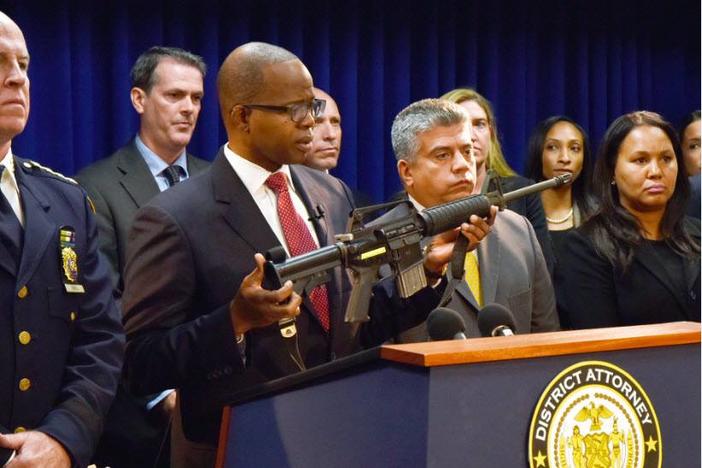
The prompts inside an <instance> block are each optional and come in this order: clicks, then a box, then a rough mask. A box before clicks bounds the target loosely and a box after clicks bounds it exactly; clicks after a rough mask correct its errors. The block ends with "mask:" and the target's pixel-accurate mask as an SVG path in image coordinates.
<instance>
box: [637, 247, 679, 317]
mask: <svg viewBox="0 0 702 468" xmlns="http://www.w3.org/2000/svg"><path fill="white" fill-rule="evenodd" d="M635 258H636V261H638V262H639V263H641V264H642V265H643V266H644V268H646V269H647V270H648V271H649V273H651V275H653V276H654V277H655V278H656V279H657V280H658V281H659V282H660V283H661V284H662V285H663V286H665V288H666V289H667V290H668V291H669V292H670V294H671V295H672V296H673V297H674V298H675V300H676V301H677V302H678V303H679V304H680V307H681V308H682V309H683V310H686V309H687V307H688V305H687V301H686V299H685V297H684V295H685V294H686V293H687V291H679V288H676V287H675V284H674V283H673V280H672V279H671V277H670V276H669V275H668V273H667V269H666V268H665V266H664V265H663V263H662V262H661V261H660V260H659V259H658V256H657V255H656V253H655V252H654V251H653V248H652V247H651V246H650V245H649V243H648V242H644V243H643V244H642V245H641V248H640V249H638V251H637V253H636V257H635ZM685 263H688V262H687V261H686V262H685Z"/></svg>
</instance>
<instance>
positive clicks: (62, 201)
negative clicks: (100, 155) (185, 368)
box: [0, 12, 124, 468]
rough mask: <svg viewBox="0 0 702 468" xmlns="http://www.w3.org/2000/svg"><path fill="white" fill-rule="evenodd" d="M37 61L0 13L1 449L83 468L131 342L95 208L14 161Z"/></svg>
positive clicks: (74, 188) (16, 460) (17, 457)
mask: <svg viewBox="0 0 702 468" xmlns="http://www.w3.org/2000/svg"><path fill="white" fill-rule="evenodd" d="M28 65H29V54H28V52H27V46H26V44H25V41H24V37H23V35H22V31H21V30H20V29H19V27H18V26H17V25H16V24H15V23H14V22H13V21H12V20H11V19H10V18H9V17H7V16H6V15H5V14H4V13H2V12H0V189H2V190H1V191H0V433H2V435H0V448H6V449H9V452H10V453H12V452H14V455H13V459H12V461H10V462H9V464H8V465H7V466H8V467H9V468H14V467H24V466H41V467H69V466H71V465H77V466H86V465H87V464H88V462H89V459H90V457H91V455H92V452H93V450H94V448H95V444H96V442H97V439H98V437H99V435H100V433H101V431H102V421H103V418H104V415H105V413H106V412H107V410H108V409H109V406H110V404H111V402H112V399H113V397H114V394H115V390H116V388H117V382H118V379H119V374H120V370H121V366H122V354H123V347H124V335H123V330H122V327H121V324H120V318H119V314H118V311H117V308H116V306H115V303H114V300H113V298H112V284H111V281H110V277H109V273H108V269H107V264H106V262H105V261H104V259H103V258H102V257H100V256H99V255H98V250H97V247H98V243H97V228H96V225H95V220H94V218H93V213H92V210H91V206H90V203H89V201H88V199H87V198H86V196H85V194H84V192H83V191H82V189H81V188H80V187H79V186H78V185H77V184H76V183H75V182H73V181H72V180H70V179H67V178H65V177H63V176H61V175H59V174H56V173H54V172H52V171H50V170H48V169H45V168H43V167H42V166H40V165H39V164H37V163H34V162H31V161H27V160H24V159H21V158H18V157H16V156H14V155H13V154H12V149H11V143H12V138H14V137H15V136H16V135H17V134H19V133H21V132H22V130H23V129H24V126H25V124H26V122H27V116H28V113H29V78H28V77H27V69H28Z"/></svg>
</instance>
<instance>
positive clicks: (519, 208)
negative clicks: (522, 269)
mask: <svg viewBox="0 0 702 468" xmlns="http://www.w3.org/2000/svg"><path fill="white" fill-rule="evenodd" d="M440 99H446V100H448V101H451V102H455V103H456V104H459V105H460V106H462V107H464V108H465V109H466V110H467V111H468V113H469V114H470V115H471V123H472V124H473V151H474V154H475V168H476V183H475V188H474V190H473V191H474V192H475V193H486V192H488V191H491V190H494V189H495V180H494V179H493V180H490V181H488V170H491V172H492V174H493V177H494V178H497V177H499V179H500V181H501V184H502V187H503V190H504V192H511V191H513V190H517V189H518V188H522V187H526V186H527V185H531V184H533V183H534V181H533V180H529V179H527V178H525V177H520V176H518V175H517V173H516V172H514V170H512V168H511V167H509V164H507V161H506V160H505V157H504V155H503V154H502V147H501V145H500V139H499V138H498V135H497V124H496V123H495V113H494V112H493V110H492V106H491V105H490V101H488V100H487V99H485V97H484V96H483V95H481V94H480V93H478V92H477V91H475V90H474V89H471V88H457V89H454V90H451V91H449V92H448V93H446V94H444V95H443V96H441V98H440ZM486 182H487V183H486ZM507 208H509V209H510V210H512V211H514V212H516V213H519V214H520V215H522V216H524V217H525V218H526V219H528V220H529V222H530V223H531V225H532V226H533V228H534V232H535V233H536V238H537V239H538V241H539V245H540V246H541V250H542V252H543V254H544V259H545V260H546V266H547V267H548V271H549V273H553V265H554V259H553V251H552V248H551V239H550V238H549V235H548V230H547V229H546V220H545V217H544V209H543V207H542V206H541V199H540V198H539V195H538V194H533V195H528V196H526V197H523V198H520V199H517V200H513V201H512V202H510V203H508V204H507Z"/></svg>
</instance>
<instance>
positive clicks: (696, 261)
mask: <svg viewBox="0 0 702 468" xmlns="http://www.w3.org/2000/svg"><path fill="white" fill-rule="evenodd" d="M685 230H686V231H687V233H688V234H689V235H690V236H691V237H692V238H693V239H694V241H695V242H696V243H697V245H700V230H699V228H696V227H695V226H694V225H693V224H692V223H691V222H689V219H688V220H687V221H686V222H685ZM683 264H684V266H683V268H684V269H685V283H686V284H685V286H686V288H685V294H689V293H690V292H693V293H694V294H697V291H695V286H696V284H697V279H698V278H699V276H700V257H699V256H691V257H686V258H685V259H684V262H683Z"/></svg>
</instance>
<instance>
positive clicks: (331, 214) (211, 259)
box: [122, 151, 431, 445]
mask: <svg viewBox="0 0 702 468" xmlns="http://www.w3.org/2000/svg"><path fill="white" fill-rule="evenodd" d="M290 171H291V174H292V179H293V183H294V185H295V187H296V190H297V191H298V193H299V194H300V196H301V198H302V200H303V203H304V204H305V205H306V207H307V210H308V212H310V213H314V212H315V211H316V209H315V208H316V207H317V206H320V207H322V208H323V211H324V213H325V215H324V217H323V218H322V219H320V220H317V219H315V220H314V221H313V224H314V225H315V228H316V233H317V237H318V238H319V240H320V244H321V245H323V246H324V245H330V244H332V243H333V242H334V235H335V234H338V233H342V232H345V231H346V223H347V220H348V215H349V212H350V211H351V209H352V208H353V201H352V197H351V194H350V191H349V189H348V187H346V185H345V184H344V183H343V182H342V181H340V180H339V179H336V178H335V177H332V176H330V175H328V174H325V173H323V172H320V171H316V170H313V169H309V168H307V167H304V166H291V168H290ZM278 245H279V242H278V239H277V238H276V236H275V234H274V233H273V231H272V230H271V229H270V227H269V226H268V223H267V222H266V220H265V218H264V217H263V215H262V214H261V211H260V210H259V208H258V206H257V205H256V203H255V201H254V200H253V198H252V197H251V195H250V194H249V192H248V191H247V189H246V187H245V186H244V184H243V183H242V181H241V180H240V179H239V177H238V176H237V175H236V173H235V171H234V170H233V169H232V167H231V165H230V164H229V163H228V161H227V160H226V158H225V157H224V154H223V152H222V151H220V154H219V155H218V156H217V159H216V160H215V161H214V162H213V164H212V166H211V167H210V169H208V170H207V171H205V172H204V173H203V174H201V175H199V176H195V177H191V178H190V179H188V180H187V181H185V182H181V183H180V184H178V185H176V186H175V187H173V188H171V189H169V190H167V191H166V192H163V193H161V194H160V195H158V196H156V197H155V198H154V199H153V200H152V201H151V202H150V203H149V204H148V205H146V206H144V207H142V208H141V210H140V211H139V212H138V213H137V215H136V217H135V219H134V224H133V225H132V231H131V234H130V238H129V246H128V254H127V268H126V271H125V291H124V296H123V298H122V301H123V302H122V305H123V307H124V313H125V328H126V329H127V333H128V346H127V363H126V366H125V369H126V373H127V378H128V380H129V383H130V386H131V388H132V390H133V391H134V392H135V393H136V394H144V393H151V392H157V391H160V390H163V389H164V388H168V387H172V388H173V387H175V388H178V389H179V398H180V401H181V414H182V417H183V425H184V430H185V435H186V436H187V438H188V439H190V440H191V441H198V442H205V443H208V444H211V445H214V444H215V443H216V440H217V434H218V430H219V423H220V416H221V411H222V407H223V406H224V405H225V404H226V403H227V402H228V400H229V398H230V396H231V395H232V393H234V392H235V391H236V390H239V389H241V388H243V387H245V386H248V385H252V384H255V383H260V382H264V381H267V380H271V379H275V378H279V377H283V376H285V375H288V374H291V373H294V372H297V371H298V368H297V367H296V366H295V364H294V362H293V361H292V359H291V358H290V357H289V354H288V351H287V348H286V347H285V345H284V343H283V339H282V337H281V335H280V331H279V329H278V326H277V325H274V326H270V327H265V328H259V329H255V330H252V331H250V332H249V333H247V338H246V339H247V360H246V364H244V362H242V359H241V357H240V354H239V350H238V348H237V345H236V341H235V337H234V331H233V329H232V323H231V319H230V316H229V302H230V301H231V300H232V298H233V297H234V294H235V293H236V291H237V289H238V288H239V285H240V284H241V281H242V279H243V278H244V276H245V275H247V274H249V273H250V272H251V270H253V268H254V265H255V264H254V260H253V256H254V253H256V252H261V253H265V252H266V251H267V250H268V249H270V248H272V247H275V246H278ZM332 276H333V277H332V279H331V281H330V282H329V283H327V286H328V288H329V299H330V317H331V333H330V334H329V335H326V334H325V333H324V331H323V330H322V328H321V325H320V324H319V323H318V321H317V319H316V316H314V315H313V314H312V313H311V312H309V308H308V307H307V305H308V303H307V302H305V306H304V307H303V308H302V313H301V314H300V316H299V317H298V319H297V329H298V334H299V340H300V353H301V355H302V357H303V359H304V361H305V364H306V366H307V367H308V368H310V367H314V366H317V365H320V364H322V363H325V362H328V361H330V360H333V359H335V358H336V357H337V356H345V355H348V354H351V353H353V352H356V351H359V350H360V349H361V348H362V347H363V346H370V345H374V344H378V343H380V342H382V341H383V340H384V339H387V338H389V337H390V336H392V335H393V334H395V333H397V332H398V331H400V330H401V329H404V328H406V327H409V326H413V325H416V324H418V323H420V322H421V321H423V320H424V319H425V318H426V314H427V313H428V311H429V310H431V309H430V308H428V307H427V308H419V307H418V308H417V310H418V313H417V314H416V316H415V317H413V319H414V320H410V319H406V318H399V317H395V316H394V315H392V314H391V312H392V311H385V310H375V309H374V310H371V311H370V316H371V320H370V321H369V322H367V323H364V324H363V325H362V326H361V329H360V330H359V327H358V325H351V324H348V323H345V322H344V310H345V306H346V303H347V302H348V296H349V293H350V288H351V285H350V283H349V281H348V279H347V278H346V275H345V273H344V272H343V271H342V270H341V269H336V270H335V271H334V274H333V275H332ZM427 289H429V288H427ZM418 296H421V294H418ZM305 301H307V299H305Z"/></svg>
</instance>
